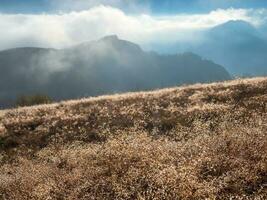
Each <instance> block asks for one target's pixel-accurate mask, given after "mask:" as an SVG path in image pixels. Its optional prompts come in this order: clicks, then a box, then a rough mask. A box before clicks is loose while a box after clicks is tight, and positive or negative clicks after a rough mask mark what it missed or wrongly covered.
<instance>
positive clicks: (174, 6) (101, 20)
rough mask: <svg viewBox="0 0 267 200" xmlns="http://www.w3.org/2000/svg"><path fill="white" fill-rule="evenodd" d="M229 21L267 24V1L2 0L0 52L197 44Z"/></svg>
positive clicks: (257, 24)
mask: <svg viewBox="0 0 267 200" xmlns="http://www.w3.org/2000/svg"><path fill="white" fill-rule="evenodd" d="M229 20H245V21H247V22H250V23H251V24H253V25H255V26H260V25H262V24H265V23H266V21H267V1H266V0H165V1H164V0H142V1H141V0H99V1H97V0H25V1H24V0H0V30H1V35H0V49H6V48H13V47H21V46H41V47H54V48H63V47H66V46H70V45H73V44H77V43H80V42H83V41H89V40H94V39H98V38H100V37H102V36H105V35H109V34H117V35H118V36H119V37H121V38H123V39H127V40H131V41H134V42H137V43H139V44H144V43H149V42H155V41H157V42H158V41H160V42H173V41H179V40H183V41H186V40H197V39H199V38H198V37H196V35H197V34H195V33H196V32H199V31H201V30H205V29H208V28H211V27H213V26H216V25H219V24H221V23H224V22H227V21H229Z"/></svg>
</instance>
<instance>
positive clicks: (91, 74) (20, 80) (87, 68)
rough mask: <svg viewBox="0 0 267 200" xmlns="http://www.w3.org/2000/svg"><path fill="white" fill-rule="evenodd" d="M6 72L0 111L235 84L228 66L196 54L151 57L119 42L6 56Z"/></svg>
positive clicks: (2, 63)
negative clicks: (28, 99) (28, 101)
mask: <svg viewBox="0 0 267 200" xmlns="http://www.w3.org/2000/svg"><path fill="white" fill-rule="evenodd" d="M0 72H1V73H0V108H1V107H2V108H6V107H12V106H14V104H15V100H16V98H17V96H19V95H32V94H36V93H38V94H39V93H41V94H45V95H48V96H50V97H51V98H53V99H54V100H56V101H59V100H66V99H73V98H81V97H88V96H98V95H104V94H111V93H118V92H130V91H140V90H141V91H142V90H151V89H158V88H165V87H171V86H176V85H181V84H185V83H199V82H201V83H204V82H212V81H222V80H229V79H231V76H230V75H229V73H228V72H227V71H226V70H225V69H224V68H223V67H222V66H220V65H217V64H215V63H213V62H211V61H208V60H205V59H202V58H201V57H199V56H197V55H195V54H192V53H186V54H181V55H176V54H173V55H159V54H157V53H150V52H145V51H143V50H142V49H141V48H140V47H139V46H138V45H137V44H134V43H131V42H129V41H125V40H121V39H119V38H118V37H117V36H107V37H104V38H101V39H100V40H98V41H92V42H88V43H83V44H80V45H77V46H73V47H70V48H67V49H60V50H56V49H41V48H17V49H11V50H6V51H1V52H0Z"/></svg>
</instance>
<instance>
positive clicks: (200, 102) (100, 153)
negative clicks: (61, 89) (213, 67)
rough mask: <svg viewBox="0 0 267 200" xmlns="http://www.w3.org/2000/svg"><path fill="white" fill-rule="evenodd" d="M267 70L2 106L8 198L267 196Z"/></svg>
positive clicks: (2, 180) (1, 162) (1, 165)
mask: <svg viewBox="0 0 267 200" xmlns="http://www.w3.org/2000/svg"><path fill="white" fill-rule="evenodd" d="M266 110H267V78H255V79H245V80H235V81H230V82H223V83H214V84H203V85H201V84H197V85H193V86H184V87H179V88H171V89H165V90H159V91H153V92H139V93H128V94H122V95H112V96H103V97H97V98H89V99H82V100H73V101H68V102H61V103H58V104H53V105H44V106H35V107H29V108H20V109H15V110H9V111H5V112H2V114H1V112H0V152H1V153H0V171H1V173H0V199H1V198H3V199H12V200H13V199H231V198H232V199H233V198H236V199H266V198H267V188H266V186H267V117H266V116H267V113H266Z"/></svg>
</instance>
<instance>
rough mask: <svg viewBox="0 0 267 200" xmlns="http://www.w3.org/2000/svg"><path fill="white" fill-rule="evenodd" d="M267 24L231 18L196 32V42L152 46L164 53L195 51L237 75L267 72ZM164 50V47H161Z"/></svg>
mask: <svg viewBox="0 0 267 200" xmlns="http://www.w3.org/2000/svg"><path fill="white" fill-rule="evenodd" d="M266 33H267V25H262V26H261V27H257V28H256V27H254V26H253V25H252V24H250V23H248V22H245V21H242V20H231V21H228V22H226V23H224V24H221V25H218V26H215V27H213V28H211V29H208V30H206V31H200V32H199V33H198V34H197V35H198V36H199V37H200V38H201V39H200V40H198V41H197V42H196V41H189V42H177V43H173V44H169V45H166V44H165V45H159V44H158V45H152V47H151V48H153V49H156V50H159V51H161V52H163V53H174V52H184V51H192V52H194V53H196V54H198V55H200V56H202V57H205V58H207V59H210V60H213V61H214V62H215V63H218V64H220V65H223V66H224V67H225V68H226V69H227V70H228V71H229V72H230V73H231V74H233V75H237V76H246V75H248V76H264V75H267V59H266V56H267V34H266ZM161 49H163V50H161Z"/></svg>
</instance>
